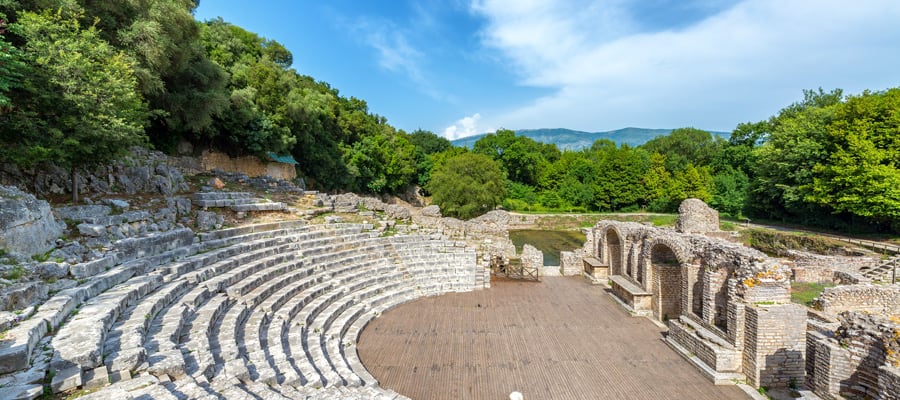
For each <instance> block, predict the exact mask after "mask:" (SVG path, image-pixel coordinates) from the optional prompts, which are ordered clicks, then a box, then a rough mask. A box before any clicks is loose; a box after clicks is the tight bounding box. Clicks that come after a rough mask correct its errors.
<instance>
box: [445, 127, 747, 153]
mask: <svg viewBox="0 0 900 400" xmlns="http://www.w3.org/2000/svg"><path fill="white" fill-rule="evenodd" d="M515 132H516V135H519V136H525V137H527V138H530V139H533V140H535V141H538V142H541V143H547V144H554V145H556V147H559V149H560V150H582V149H585V148H588V147H591V145H592V144H594V142H596V141H598V140H600V139H608V140H612V141H613V142H615V143H616V144H618V145H622V144H627V145H629V146H640V145H642V144H644V143H647V142H648V141H650V140H651V139H653V138H655V137H657V136H666V135H668V134H669V133H671V132H672V129H647V128H632V127H629V128H622V129H616V130H613V131H603V132H585V131H576V130H572V129H563V128H554V129H518V130H516V131H515ZM709 133H712V134H713V135H716V136H721V137H722V138H724V139H727V138H728V135H729V134H730V133H729V132H715V131H709ZM487 135H488V134H486V133H484V134H480V135H473V136H467V137H464V138H459V139H455V140H452V141H451V142H450V143H452V144H453V145H454V146H460V147H467V148H470V149H471V148H472V146H474V145H475V142H477V141H478V140H479V139H481V138H483V137H485V136H487Z"/></svg>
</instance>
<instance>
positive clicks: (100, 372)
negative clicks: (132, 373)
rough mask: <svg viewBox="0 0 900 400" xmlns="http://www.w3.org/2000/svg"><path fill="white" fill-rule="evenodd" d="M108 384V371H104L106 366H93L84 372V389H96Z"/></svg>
mask: <svg viewBox="0 0 900 400" xmlns="http://www.w3.org/2000/svg"><path fill="white" fill-rule="evenodd" d="M108 384H109V373H108V372H107V371H106V366H102V367H97V368H94V369H92V370H89V371H87V372H85V374H84V388H85V389H96V388H100V387H103V386H106V385H108Z"/></svg>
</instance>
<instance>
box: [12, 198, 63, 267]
mask: <svg viewBox="0 0 900 400" xmlns="http://www.w3.org/2000/svg"><path fill="white" fill-rule="evenodd" d="M64 227H65V224H63V223H59V222H57V221H56V219H55V218H54V216H53V213H52V212H51V211H50V204H48V203H47V202H46V201H43V200H38V199H36V198H35V197H34V196H32V195H30V194H28V193H25V192H23V191H21V190H19V189H17V188H15V187H12V186H2V185H0V248H2V249H6V250H7V251H10V252H16V253H22V254H25V255H29V256H30V255H34V254H39V253H43V252H46V251H48V250H50V249H52V248H53V246H54V245H55V243H56V239H57V238H58V237H59V236H60V235H62V231H63V228H64Z"/></svg>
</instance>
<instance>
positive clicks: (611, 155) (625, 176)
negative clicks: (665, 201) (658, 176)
mask: <svg viewBox="0 0 900 400" xmlns="http://www.w3.org/2000/svg"><path fill="white" fill-rule="evenodd" d="M597 148H599V149H602V150H600V151H595V152H592V153H593V155H592V156H593V157H594V158H595V160H596V161H595V162H596V171H597V175H596V178H595V183H594V185H595V189H594V194H595V195H594V205H595V207H596V208H597V209H598V210H600V211H619V210H623V209H632V208H638V207H641V206H642V205H645V203H646V200H647V192H646V190H645V188H644V185H642V184H641V183H642V180H643V179H644V176H645V174H646V172H647V168H649V165H650V154H648V153H647V152H646V151H644V150H643V149H640V148H632V147H630V146H628V145H624V144H623V145H622V146H621V147H618V148H616V147H605V146H604V147H597Z"/></svg>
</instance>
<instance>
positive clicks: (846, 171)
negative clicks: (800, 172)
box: [804, 88, 900, 230]
mask: <svg viewBox="0 0 900 400" xmlns="http://www.w3.org/2000/svg"><path fill="white" fill-rule="evenodd" d="M826 131H827V140H828V142H827V151H828V153H829V154H828V156H827V158H825V159H823V160H821V161H820V162H819V163H818V164H816V165H815V167H814V168H813V171H812V172H813V175H814V176H813V181H812V183H811V185H809V187H810V191H809V194H808V195H807V196H806V198H805V199H804V200H806V201H810V202H813V203H815V204H818V205H819V206H823V207H829V208H831V209H833V212H835V213H849V214H851V215H854V216H857V217H864V218H867V219H870V220H873V221H876V222H886V223H889V224H892V225H893V226H894V229H897V230H900V134H898V133H900V89H897V88H895V89H890V90H887V91H885V92H875V93H873V92H864V93H863V94H861V95H858V96H849V97H848V98H847V100H846V102H844V103H840V104H839V105H838V106H837V107H835V112H834V115H833V119H832V120H831V121H830V123H828V125H827V127H826Z"/></svg>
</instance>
